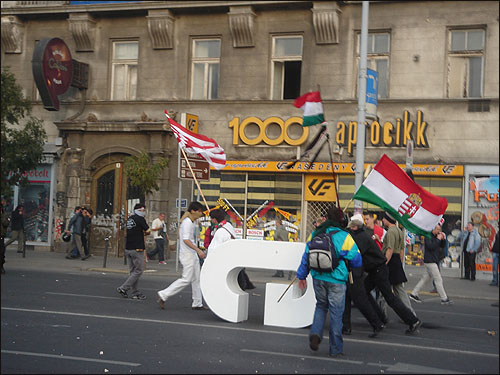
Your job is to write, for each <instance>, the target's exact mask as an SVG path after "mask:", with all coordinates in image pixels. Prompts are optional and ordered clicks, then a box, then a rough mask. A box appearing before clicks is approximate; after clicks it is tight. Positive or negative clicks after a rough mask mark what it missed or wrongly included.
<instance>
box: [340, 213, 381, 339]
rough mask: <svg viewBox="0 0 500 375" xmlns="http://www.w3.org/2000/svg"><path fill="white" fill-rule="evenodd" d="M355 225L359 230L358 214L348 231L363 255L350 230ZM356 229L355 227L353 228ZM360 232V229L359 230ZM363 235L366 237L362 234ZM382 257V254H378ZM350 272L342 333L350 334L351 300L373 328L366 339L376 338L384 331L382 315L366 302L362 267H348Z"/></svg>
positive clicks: (359, 220)
mask: <svg viewBox="0 0 500 375" xmlns="http://www.w3.org/2000/svg"><path fill="white" fill-rule="evenodd" d="M353 224H356V225H357V226H359V227H360V228H361V227H362V226H363V216H361V215H360V214H356V215H354V216H353V217H352V218H351V221H350V222H349V225H348V226H347V227H348V231H349V233H350V234H351V236H352V237H353V238H354V241H355V242H356V245H358V248H359V251H360V252H361V255H363V250H362V249H361V248H360V243H359V242H358V240H357V239H356V237H355V236H356V235H357V234H358V233H355V232H354V231H353V230H352V229H353V228H352V225H353ZM355 228H356V227H355ZM360 231H362V229H360ZM363 234H364V235H367V234H366V233H364V232H363ZM379 253H380V255H381V256H382V252H380V250H379ZM350 272H351V274H352V283H351V281H350V280H348V281H347V292H346V295H345V310H344V315H342V333H344V334H347V335H350V334H351V300H352V301H353V302H354V305H355V306H356V307H357V308H358V310H359V311H360V312H361V313H362V314H363V316H364V317H365V318H366V320H368V322H369V323H370V325H371V326H372V328H373V333H372V334H370V335H369V336H368V337H372V338H373V337H376V336H377V335H378V333H379V332H380V331H382V330H383V329H384V327H385V326H384V324H383V323H382V320H381V319H380V316H382V315H383V314H382V313H381V312H377V311H376V310H377V309H379V307H378V306H377V305H373V304H371V303H370V301H369V300H368V293H366V290H365V285H364V280H365V276H364V271H363V266H361V267H357V268H354V267H350Z"/></svg>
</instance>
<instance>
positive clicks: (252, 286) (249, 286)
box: [245, 284, 255, 289]
mask: <svg viewBox="0 0 500 375" xmlns="http://www.w3.org/2000/svg"><path fill="white" fill-rule="evenodd" d="M245 289H255V285H253V284H249V285H247V287H246V288H245Z"/></svg>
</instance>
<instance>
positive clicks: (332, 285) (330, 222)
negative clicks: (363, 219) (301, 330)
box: [297, 206, 361, 357]
mask: <svg viewBox="0 0 500 375" xmlns="http://www.w3.org/2000/svg"><path fill="white" fill-rule="evenodd" d="M345 225H346V223H345V217H344V213H343V212H342V210H341V209H340V208H338V207H336V206H331V207H330V208H329V209H328V216H327V220H326V221H325V222H324V223H323V224H321V225H320V226H319V227H317V228H316V229H315V230H314V231H313V232H312V234H311V236H310V238H314V237H315V236H317V235H318V234H322V233H326V234H329V233H330V234H329V236H330V238H331V241H332V243H333V245H334V247H335V252H336V255H337V257H338V259H341V258H343V259H345V260H346V261H348V262H351V261H359V262H360V261H361V254H360V252H359V250H358V246H357V245H356V243H355V242H354V239H353V238H352V237H351V235H350V234H349V233H348V232H346V231H345V230H344V228H345ZM359 264H361V263H359ZM309 272H310V273H311V276H312V278H313V288H314V294H315V296H316V308H315V310H314V318H313V323H312V325H311V329H310V332H309V347H310V348H311V349H312V350H314V351H317V350H318V348H319V344H320V342H321V340H322V338H323V329H324V325H325V320H326V315H327V314H328V313H329V317H330V325H329V337H330V340H329V343H330V345H329V355H330V356H331V357H338V356H343V355H344V352H343V349H344V340H343V338H342V315H343V313H344V308H345V292H346V282H347V277H348V270H347V265H346V262H344V261H340V262H339V264H338V266H337V267H336V268H335V269H334V270H333V271H331V272H319V271H316V270H314V269H311V268H310V266H309V245H307V244H306V248H305V251H304V254H303V255H302V260H301V263H300V266H299V268H298V269H297V278H298V279H299V283H298V285H299V288H300V289H302V290H304V289H305V288H306V286H307V282H306V278H307V276H308V274H309Z"/></svg>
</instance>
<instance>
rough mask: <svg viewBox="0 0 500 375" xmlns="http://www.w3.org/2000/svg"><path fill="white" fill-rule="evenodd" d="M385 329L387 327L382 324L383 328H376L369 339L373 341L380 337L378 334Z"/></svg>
mask: <svg viewBox="0 0 500 375" xmlns="http://www.w3.org/2000/svg"><path fill="white" fill-rule="evenodd" d="M384 328H385V326H384V325H383V324H382V326H380V327H378V328H374V329H373V333H370V334H369V335H368V337H369V338H371V339H373V338H375V337H377V336H378V334H379V333H380V332H382V331H383V330H384Z"/></svg>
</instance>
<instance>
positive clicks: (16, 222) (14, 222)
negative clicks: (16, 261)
mask: <svg viewBox="0 0 500 375" xmlns="http://www.w3.org/2000/svg"><path fill="white" fill-rule="evenodd" d="M23 213H24V206H23V205H22V204H20V205H19V206H17V207H16V209H15V210H14V211H12V219H11V222H10V229H11V230H12V237H11V238H10V240H8V241H7V243H6V244H5V248H7V246H9V245H10V244H11V243H12V242H14V241H15V240H17V252H18V253H22V252H23V250H24V216H23Z"/></svg>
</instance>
